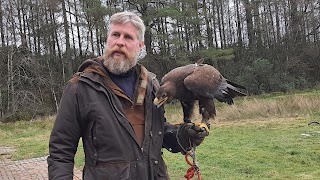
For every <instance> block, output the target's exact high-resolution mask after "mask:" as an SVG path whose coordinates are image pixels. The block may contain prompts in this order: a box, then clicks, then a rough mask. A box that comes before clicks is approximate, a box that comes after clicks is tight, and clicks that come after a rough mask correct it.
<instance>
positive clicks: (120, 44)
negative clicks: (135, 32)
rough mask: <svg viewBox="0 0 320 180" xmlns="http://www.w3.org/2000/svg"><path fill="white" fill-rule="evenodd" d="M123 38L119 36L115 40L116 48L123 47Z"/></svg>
mask: <svg viewBox="0 0 320 180" xmlns="http://www.w3.org/2000/svg"><path fill="white" fill-rule="evenodd" d="M124 43H125V42H124V37H123V36H120V37H119V38H118V39H117V42H116V44H117V45H118V46H124Z"/></svg>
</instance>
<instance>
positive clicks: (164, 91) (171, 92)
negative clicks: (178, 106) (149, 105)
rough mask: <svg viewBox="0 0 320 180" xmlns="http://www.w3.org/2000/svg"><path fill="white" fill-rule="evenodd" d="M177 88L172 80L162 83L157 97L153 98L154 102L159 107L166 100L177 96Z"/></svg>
mask: <svg viewBox="0 0 320 180" xmlns="http://www.w3.org/2000/svg"><path fill="white" fill-rule="evenodd" d="M175 89H176V88H175V85H174V84H173V83H171V82H167V83H164V84H162V85H161V86H160V87H159V88H158V90H157V92H156V98H155V99H154V100H153V104H155V105H156V106H157V107H158V108H159V107H160V106H161V105H162V104H164V103H165V102H166V101H171V100H172V99H173V98H174V96H175Z"/></svg>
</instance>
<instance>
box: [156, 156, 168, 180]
mask: <svg viewBox="0 0 320 180" xmlns="http://www.w3.org/2000/svg"><path fill="white" fill-rule="evenodd" d="M157 174H158V177H157V179H158V180H169V179H170V178H169V175H168V173H167V166H166V164H165V163H164V161H163V159H162V157H161V158H160V159H159V169H158V173H157Z"/></svg>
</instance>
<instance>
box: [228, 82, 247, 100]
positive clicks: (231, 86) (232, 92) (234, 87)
mask: <svg viewBox="0 0 320 180" xmlns="http://www.w3.org/2000/svg"><path fill="white" fill-rule="evenodd" d="M226 81H227V83H228V84H227V88H228V94H229V96H230V97H231V98H234V97H236V96H247V94H246V93H244V92H242V91H240V90H239V89H238V88H241V89H246V88H245V87H243V86H241V85H239V84H236V83H233V82H231V81H229V80H226Z"/></svg>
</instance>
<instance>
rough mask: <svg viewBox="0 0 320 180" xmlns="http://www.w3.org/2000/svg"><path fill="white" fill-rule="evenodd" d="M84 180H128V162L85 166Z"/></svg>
mask: <svg viewBox="0 0 320 180" xmlns="http://www.w3.org/2000/svg"><path fill="white" fill-rule="evenodd" d="M85 171H86V172H85V173H84V174H85V175H84V180H91V179H92V180H100V179H101V180H129V179H131V178H130V163H129V162H126V161H121V162H109V163H98V164H97V165H96V166H86V168H85Z"/></svg>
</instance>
